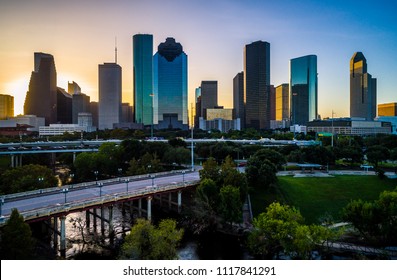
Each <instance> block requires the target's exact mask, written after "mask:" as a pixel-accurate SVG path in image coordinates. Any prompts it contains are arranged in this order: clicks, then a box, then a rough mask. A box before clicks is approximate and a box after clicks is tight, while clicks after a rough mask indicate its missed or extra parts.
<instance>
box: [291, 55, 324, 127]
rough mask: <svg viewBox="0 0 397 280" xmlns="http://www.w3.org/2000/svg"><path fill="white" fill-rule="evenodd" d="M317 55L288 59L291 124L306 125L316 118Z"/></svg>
mask: <svg viewBox="0 0 397 280" xmlns="http://www.w3.org/2000/svg"><path fill="white" fill-rule="evenodd" d="M317 84H318V83H317V56H316V55H307V56H302V57H298V58H294V59H291V60H290V92H289V95H290V104H291V108H290V110H291V124H292V125H295V124H298V125H306V124H307V122H309V121H313V120H316V119H317V87H318V85H317Z"/></svg>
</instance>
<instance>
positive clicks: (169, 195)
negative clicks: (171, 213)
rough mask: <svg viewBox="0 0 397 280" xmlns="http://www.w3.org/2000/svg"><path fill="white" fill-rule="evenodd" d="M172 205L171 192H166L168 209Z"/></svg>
mask: <svg viewBox="0 0 397 280" xmlns="http://www.w3.org/2000/svg"><path fill="white" fill-rule="evenodd" d="M171 207H172V193H169V194H168V209H170V210H171Z"/></svg>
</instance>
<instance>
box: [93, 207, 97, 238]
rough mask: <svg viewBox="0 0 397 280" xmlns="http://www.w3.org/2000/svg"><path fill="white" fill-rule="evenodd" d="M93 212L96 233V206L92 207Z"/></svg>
mask: <svg viewBox="0 0 397 280" xmlns="http://www.w3.org/2000/svg"><path fill="white" fill-rule="evenodd" d="M92 212H93V214H92V215H93V225H94V234H97V232H96V208H94V209H92Z"/></svg>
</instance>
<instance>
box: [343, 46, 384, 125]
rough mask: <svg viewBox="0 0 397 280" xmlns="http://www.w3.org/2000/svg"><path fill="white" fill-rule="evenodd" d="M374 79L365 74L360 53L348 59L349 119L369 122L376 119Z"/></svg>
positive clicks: (363, 58) (364, 65)
mask: <svg viewBox="0 0 397 280" xmlns="http://www.w3.org/2000/svg"><path fill="white" fill-rule="evenodd" d="M376 104H377V102H376V79H375V78H372V76H371V75H370V74H369V73H368V72H367V60H366V59H365V57H364V55H363V53H362V52H356V53H355V54H354V55H353V57H352V58H351V59H350V117H359V118H365V119H366V120H367V121H371V120H373V119H374V118H375V117H376Z"/></svg>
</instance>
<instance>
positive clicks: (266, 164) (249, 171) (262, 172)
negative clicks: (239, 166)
mask: <svg viewBox="0 0 397 280" xmlns="http://www.w3.org/2000/svg"><path fill="white" fill-rule="evenodd" d="M276 172H277V169H276V167H275V165H274V164H273V163H271V162H270V161H269V160H267V159H265V160H261V159H260V158H258V157H256V156H252V157H250V158H249V160H248V162H247V168H246V169H245V173H246V175H247V181H248V185H249V186H250V187H254V188H260V187H263V188H269V187H270V186H271V185H273V184H275V183H276V182H277V176H276Z"/></svg>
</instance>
